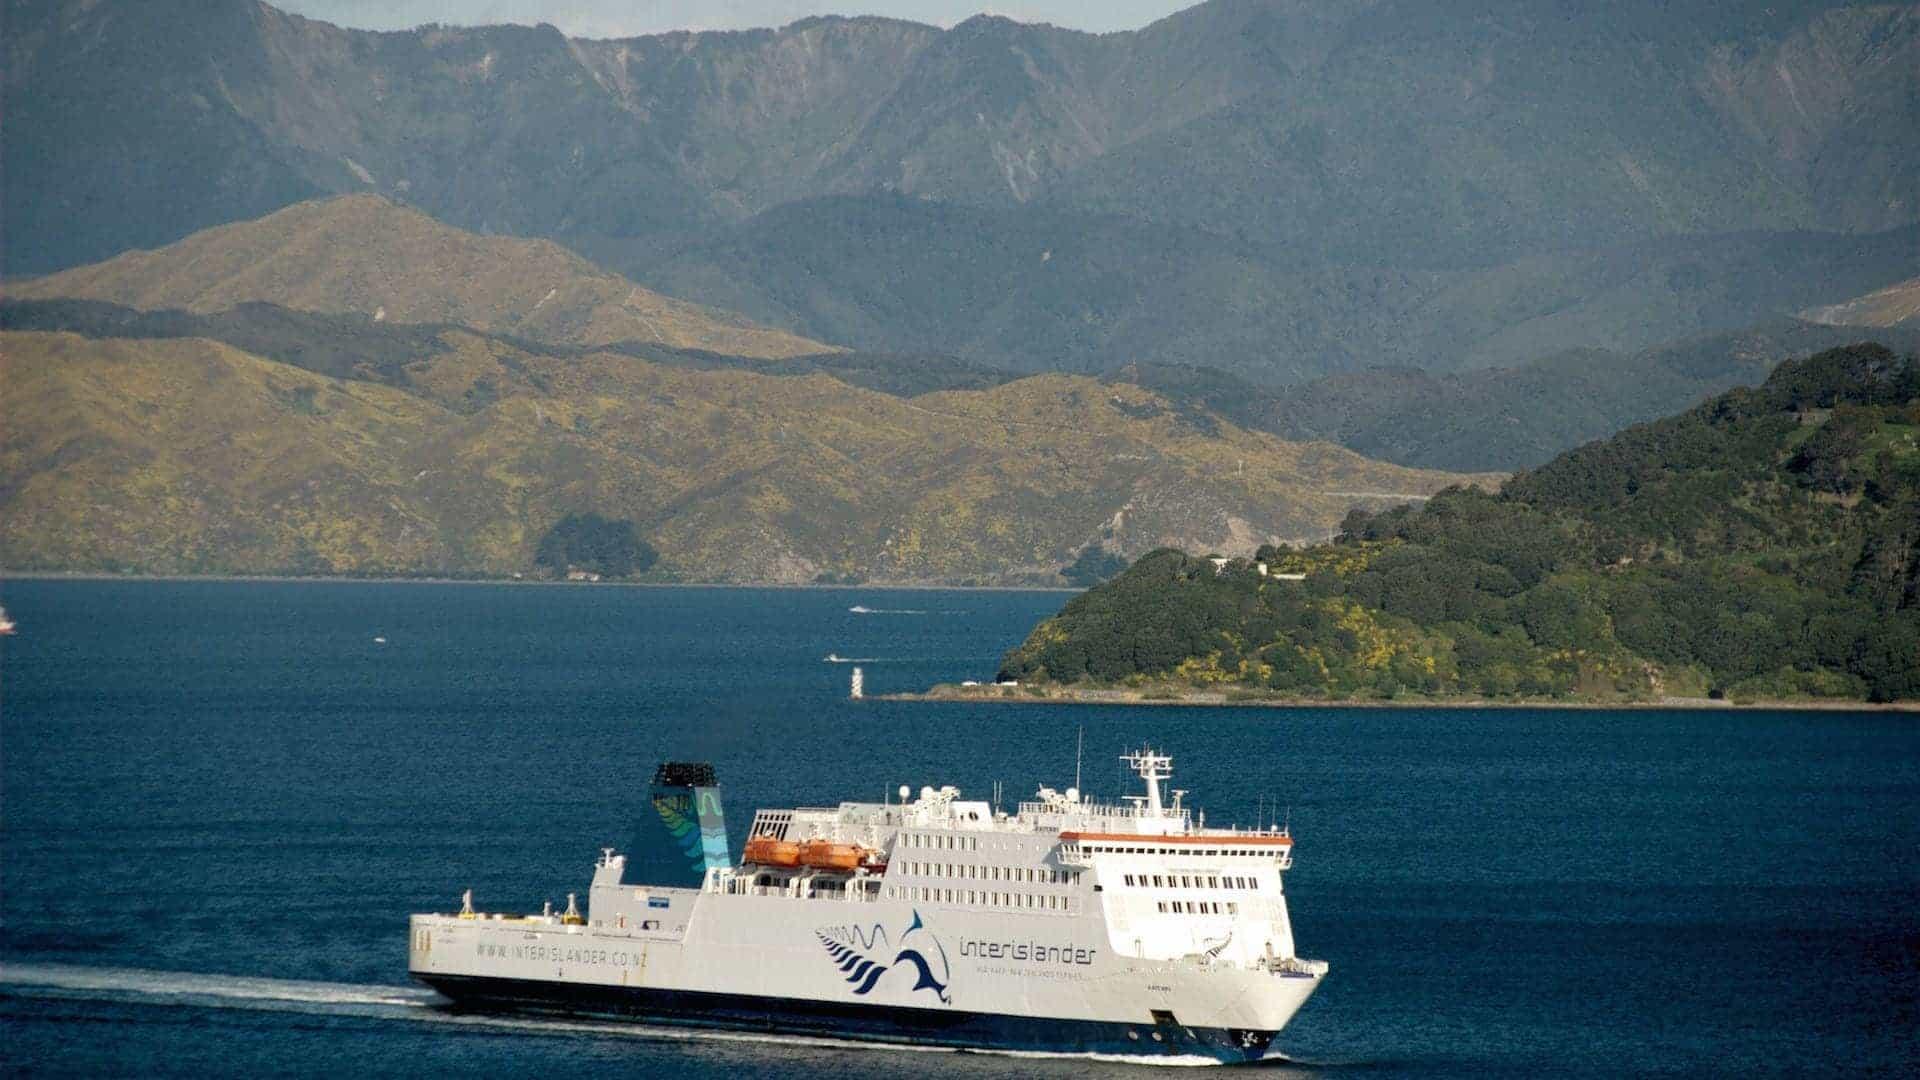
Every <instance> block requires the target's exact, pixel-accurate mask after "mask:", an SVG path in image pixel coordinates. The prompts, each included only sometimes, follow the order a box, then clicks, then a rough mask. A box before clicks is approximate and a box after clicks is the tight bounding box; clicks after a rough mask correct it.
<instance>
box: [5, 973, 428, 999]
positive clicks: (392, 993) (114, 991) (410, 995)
mask: <svg viewBox="0 0 1920 1080" xmlns="http://www.w3.org/2000/svg"><path fill="white" fill-rule="evenodd" d="M0 986H8V987H13V986H35V987H42V988H45V989H49V990H60V991H68V992H74V993H98V994H105V995H111V996H124V997H131V998H172V999H199V1000H202V1001H208V1000H211V1001H234V1002H258V1003H262V1004H265V1003H271V1002H287V1003H296V1004H308V1005H335V1006H355V1005H359V1006H377V1005H387V1006H403V1007H418V1006H422V1005H430V1004H432V1003H433V1002H434V1001H436V1000H438V999H439V995H438V994H435V993H434V992H433V991H431V990H428V989H427V988H425V987H415V986H386V985H380V984H375V983H330V982H308V981H304V980H297V979H267V978H259V977H256V976H250V975H207V974H201V973H198V972H189V971H148V970H144V969H140V968H95V967H78V966H73V965H66V964H0Z"/></svg>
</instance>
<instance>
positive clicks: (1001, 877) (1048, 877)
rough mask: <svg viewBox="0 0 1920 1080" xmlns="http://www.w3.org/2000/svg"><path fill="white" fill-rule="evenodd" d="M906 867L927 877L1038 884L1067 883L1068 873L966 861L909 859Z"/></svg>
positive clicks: (907, 869) (908, 870)
mask: <svg viewBox="0 0 1920 1080" xmlns="http://www.w3.org/2000/svg"><path fill="white" fill-rule="evenodd" d="M905 869H906V872H907V873H909V874H923V875H925V876H927V877H962V878H974V879H976V880H979V881H1025V882H1031V883H1033V884H1036V885H1065V884H1066V883H1067V875H1066V872H1065V871H1063V870H1041V869H1036V868H1034V867H1031V866H973V865H969V864H966V863H929V862H916V861H914V860H911V859H909V860H908V861H907V863H906V867H905Z"/></svg>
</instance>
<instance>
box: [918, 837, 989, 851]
mask: <svg viewBox="0 0 1920 1080" xmlns="http://www.w3.org/2000/svg"><path fill="white" fill-rule="evenodd" d="M901 840H902V841H903V842H904V843H905V844H906V846H908V847H922V848H940V849H942V850H944V851H979V850H980V838H979V837H977V836H936V835H934V834H932V833H907V834H906V835H905V836H903V837H901Z"/></svg>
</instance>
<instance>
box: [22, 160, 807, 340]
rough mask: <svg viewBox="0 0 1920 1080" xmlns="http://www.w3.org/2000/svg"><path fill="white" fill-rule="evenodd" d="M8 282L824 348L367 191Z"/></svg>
mask: <svg viewBox="0 0 1920 1080" xmlns="http://www.w3.org/2000/svg"><path fill="white" fill-rule="evenodd" d="M11 291H12V293H13V295H15V296H18V297H21V298H23V299H45V298H51V297H76V298H82V299H90V300H107V301H111V302H113V303H118V304H125V305H127V306H130V307H137V308H144V309H148V310H153V309H160V308H181V309H184V310H187V311H193V312H200V313H206V312H213V311H220V310H225V309H227V308H231V307H234V306H235V305H237V304H240V303H244V302H248V301H263V302H267V303H273V304H279V305H281V306H283V307H288V308H293V309H296V310H302V311H318V312H356V313H361V314H366V315H371V316H374V317H375V318H378V319H383V320H391V321H394V322H401V323H457V324H460V325H465V326H473V327H476V328H479V329H484V330H491V331H495V332H499V333H511V334H515V335H518V336H521V337H527V338H532V339H536V340H543V341H552V342H563V343H569V344H585V345H592V344H604V343H608V342H614V341H625V340H638V341H654V342H659V343H661V344H665V345H670V346H674V347H676V348H698V349H709V350H712V351H715V352H726V353H731V354H734V355H742V356H766V357H779V356H797V355H803V354H807V353H817V352H821V351H823V350H826V349H827V348H828V347H827V346H824V345H821V344H820V343H818V342H814V341H808V340H806V339H805V338H800V337H797V336H795V335H792V334H788V333H785V332H784V331H779V330H770V329H766V328H764V327H758V326H755V325H753V324H751V323H749V322H747V321H746V320H744V319H741V318H739V317H738V316H734V315H731V314H728V313H725V312H720V311H715V310H712V309H708V308H702V307H700V306H698V305H695V304H689V303H687V302H685V301H681V300H675V299H672V298H670V297H666V296H662V295H660V294H659V293H655V292H651V291H649V290H647V289H643V288H640V287H639V286H637V285H635V284H633V283H632V282H630V281H628V280H626V279H625V278H623V277H620V276H619V275H617V274H613V273H609V272H607V271H605V270H601V269H600V268H598V267H596V266H594V265H593V264H591V263H589V262H587V261H586V260H584V259H582V258H580V257H579V256H578V255H575V254H573V253H572V252H570V251H567V250H566V249H565V248H562V247H560V246H559V245H558V244H555V243H553V242H552V241H548V240H523V239H515V238H507V237H486V236H476V235H474V234H472V233H469V232H464V231H462V230H460V229H456V228H453V227H452V226H449V225H444V224H441V223H440V222H438V221H435V220H434V219H432V218H430V217H428V216H427V215H425V214H423V213H421V212H419V211H418V210H415V209H412V208H411V207H406V206H401V205H398V204H396V203H394V202H392V201H391V200H389V199H387V198H385V197H383V196H380V195H373V194H359V195H341V196H336V197H334V198H329V199H317V200H313V201H311V202H304V203H299V204H296V205H294V206H290V207H288V208H286V209H285V210H281V211H278V212H276V213H273V214H270V215H268V216H266V217H264V218H261V219H259V220H257V221H249V222H241V223H238V224H234V225H222V226H218V227H216V228H212V229H207V230H205V231H203V232H199V233H195V234H194V235H192V236H189V237H187V238H186V239H184V240H181V241H179V242H178V243H175V244H171V245H168V246H167V247H164V248H161V249H159V250H157V251H135V252H128V253H127V254H125V255H121V256H118V257H116V258H113V259H109V260H107V261H106V262H103V263H98V264H95V265H93V266H84V267H79V268H77V269H74V270H68V271H65V272H63V273H59V274H54V275H52V276H50V277H45V278H41V279H38V280H36V281H30V282H24V283H21V284H20V285H19V286H17V287H15V288H14V289H12V290H11Z"/></svg>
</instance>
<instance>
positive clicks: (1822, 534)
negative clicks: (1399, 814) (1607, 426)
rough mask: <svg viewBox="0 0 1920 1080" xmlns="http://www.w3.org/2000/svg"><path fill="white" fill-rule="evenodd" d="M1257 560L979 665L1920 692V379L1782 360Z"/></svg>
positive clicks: (1508, 690)
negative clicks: (1659, 416)
mask: <svg viewBox="0 0 1920 1080" xmlns="http://www.w3.org/2000/svg"><path fill="white" fill-rule="evenodd" d="M1259 558H1260V559H1261V560H1262V561H1263V562H1264V563H1265V565H1266V567H1267V569H1268V571H1269V573H1265V574H1263V573H1262V572H1261V571H1260V569H1259V566H1258V565H1256V564H1255V563H1252V562H1248V561H1246V560H1241V561H1237V562H1233V563H1229V564H1228V565H1227V566H1226V567H1225V568H1224V569H1216V567H1215V565H1214V563H1212V562H1211V561H1209V560H1206V559H1197V558H1193V557H1190V556H1188V555H1185V554H1182V553H1181V552H1178V551H1172V550H1168V551H1160V552H1155V553H1153V554H1150V555H1148V556H1146V557H1144V558H1142V559H1141V560H1140V561H1139V562H1137V563H1136V564H1135V565H1134V566H1133V567H1132V568H1131V569H1129V570H1128V571H1127V572H1126V573H1125V574H1123V575H1121V576H1120V577H1119V578H1117V579H1115V580H1114V581H1112V582H1110V583H1108V584H1106V585H1104V586H1101V587H1099V588H1096V589H1094V590H1092V591H1090V592H1088V593H1086V594H1084V595H1082V596H1080V597H1078V598H1076V599H1074V600H1073V601H1071V602H1070V603H1069V604H1068V605H1067V607H1066V608H1065V609H1064V610H1063V611H1062V612H1061V613H1060V614H1059V615H1057V616H1055V617H1054V618H1052V619H1048V620H1047V621H1045V622H1043V623H1042V624H1041V625H1040V626H1039V627H1037V628H1036V629H1035V630H1034V632H1033V633H1032V635H1031V636H1030V637H1029V638H1028V639H1027V641H1026V642H1025V643H1024V644H1022V645H1021V646H1020V647H1019V648H1017V649H1015V650H1013V651H1012V652H1011V653H1009V654H1008V656H1007V657H1006V659H1005V661H1004V663H1003V665H1002V672H1001V674H1002V675H1003V676H1004V677H1007V678H1017V679H1022V680H1026V681H1037V682H1048V681H1052V682H1068V683H1071V682H1078V681H1090V682H1095V683H1133V684H1136V685H1149V684H1154V683H1160V682H1171V683H1175V684H1179V685H1185V686H1193V685H1202V684H1216V685H1218V686H1220V687H1223V688H1229V689H1232V688H1238V689H1241V690H1243V691H1249V692H1255V691H1257V692H1271V693H1275V694H1280V695H1286V696H1302V697H1317V696H1325V697H1331V698H1350V697H1394V696H1398V695H1403V694H1415V695H1432V696H1435V697H1446V696H1461V695H1485V696H1489V697H1571V698H1584V699H1593V700H1613V699H1622V698H1638V699H1645V698H1658V697H1662V696H1666V695H1672V694H1685V695H1692V694H1699V693H1712V694H1715V695H1726V696H1732V697H1736V698H1788V697H1799V696H1806V697H1833V698H1871V699H1873V700H1880V701H1886V700H1894V699H1907V698H1914V697H1920V365H1917V364H1916V361H1915V360H1914V359H1913V358H1911V357H1909V358H1906V359H1901V358H1899V357H1897V356H1895V355H1894V354H1893V353H1891V352H1889V351H1888V350H1886V349H1884V348H1881V347H1878V346H1856V347H1850V348H1845V349H1836V350H1832V351H1829V352H1825V353H1821V354H1819V355H1816V356H1813V357H1810V358H1807V359H1803V360H1796V361H1791V362H1789V363H1786V364H1783V365H1781V366H1780V367H1779V368H1778V369H1776V370H1775V371H1774V372H1773V374H1772V375H1771V376H1770V377H1769V378H1768V379H1767V381H1766V383H1765V384H1764V385H1762V386H1760V387H1758V388H1752V389H1738V390H1733V391H1730V392H1728V393H1725V394H1722V395H1720V396H1718V397H1716V398H1714V399H1712V400H1710V401H1708V402H1706V403H1704V404H1702V405H1700V406H1698V407H1696V408H1694V409H1691V410H1689V411H1687V412H1685V413H1682V414H1680V415H1678V416H1674V417H1671V418H1669V419H1666V420H1661V421H1657V422H1654V423H1649V424H1642V425H1639V426H1637V427H1634V428H1630V429H1628V430H1627V431H1625V432H1622V433H1621V434H1619V435H1617V436H1615V437H1613V438H1611V439H1607V440H1604V441H1601V442H1596V443H1592V444H1589V445H1587V446H1584V447H1581V448H1579V449H1577V450H1573V451H1570V452H1568V453H1566V454H1562V455H1561V456H1559V457H1558V458H1555V459H1554V460H1553V461H1551V462H1549V463H1547V464H1546V465H1544V466H1542V467H1540V468H1539V469H1536V470H1533V471H1531V472H1527V473H1522V474H1520V475H1518V476H1516V477H1515V478H1514V479H1513V480H1512V481H1510V482H1509V483H1508V484H1507V485H1506V486H1505V488H1504V489H1503V490H1502V491H1501V492H1500V494H1498V495H1487V494H1483V493H1480V492H1477V491H1471V490H1457V491H1450V492H1445V493H1442V494H1441V495H1438V496H1436V497H1435V498H1433V499H1432V500H1431V501H1429V502H1428V503H1426V504H1425V505H1424V506H1422V507H1420V508H1412V507H1401V508H1399V509H1396V510H1392V511H1388V512H1385V513H1380V514H1368V513H1365V512H1356V513H1354V514H1352V515H1350V516H1349V518H1348V519H1347V521H1346V523H1345V524H1344V526H1343V528H1342V531H1341V533H1340V535H1339V537H1338V538H1337V540H1336V541H1335V542H1333V543H1331V544H1327V545H1322V546H1318V547H1311V548H1306V549H1303V550H1288V549H1275V548H1268V549H1263V550H1262V551H1261V552H1260V553H1259ZM1289 572H1291V573H1301V574H1304V575H1305V577H1304V579H1303V580H1297V581H1296V580H1286V579H1281V578H1279V577H1277V576H1275V575H1277V574H1280V573H1289Z"/></svg>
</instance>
